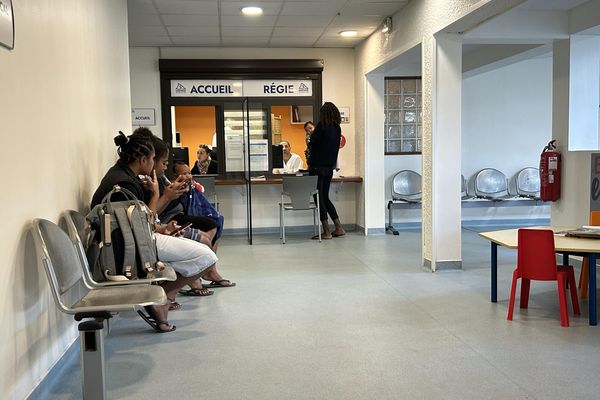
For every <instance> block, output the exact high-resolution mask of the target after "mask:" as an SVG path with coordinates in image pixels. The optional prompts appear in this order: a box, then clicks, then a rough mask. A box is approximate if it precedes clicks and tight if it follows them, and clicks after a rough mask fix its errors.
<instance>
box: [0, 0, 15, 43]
mask: <svg viewBox="0 0 600 400" xmlns="http://www.w3.org/2000/svg"><path fill="white" fill-rule="evenodd" d="M0 45H2V46H4V47H6V48H7V49H10V50H12V49H14V48H15V18H14V13H13V8H12V0H0Z"/></svg>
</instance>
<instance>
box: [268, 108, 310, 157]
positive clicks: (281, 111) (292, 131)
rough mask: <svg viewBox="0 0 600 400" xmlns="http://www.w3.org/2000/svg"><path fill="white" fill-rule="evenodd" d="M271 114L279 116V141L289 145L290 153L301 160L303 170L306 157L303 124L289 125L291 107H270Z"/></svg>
mask: <svg viewBox="0 0 600 400" xmlns="http://www.w3.org/2000/svg"><path fill="white" fill-rule="evenodd" d="M271 113H273V114H275V115H281V140H286V141H288V142H289V143H290V145H291V146H292V153H296V154H298V155H299V156H300V158H302V161H303V162H304V168H306V157H305V156H304V150H305V149H306V140H305V138H306V133H305V132H304V123H302V124H292V123H291V121H292V118H291V106H272V107H271ZM273 144H278V143H273Z"/></svg>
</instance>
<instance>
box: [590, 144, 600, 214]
mask: <svg viewBox="0 0 600 400" xmlns="http://www.w3.org/2000/svg"><path fill="white" fill-rule="evenodd" d="M591 180H592V181H591V186H590V211H600V153H594V154H592V176H591Z"/></svg>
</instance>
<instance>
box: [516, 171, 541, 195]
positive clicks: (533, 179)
mask: <svg viewBox="0 0 600 400" xmlns="http://www.w3.org/2000/svg"><path fill="white" fill-rule="evenodd" d="M513 181H514V183H513V186H514V187H515V191H516V195H517V196H519V197H526V198H529V199H534V200H539V199H540V170H539V169H537V168H533V167H527V168H523V169H522V170H520V171H519V172H517V173H516V174H515V176H514V177H513Z"/></svg>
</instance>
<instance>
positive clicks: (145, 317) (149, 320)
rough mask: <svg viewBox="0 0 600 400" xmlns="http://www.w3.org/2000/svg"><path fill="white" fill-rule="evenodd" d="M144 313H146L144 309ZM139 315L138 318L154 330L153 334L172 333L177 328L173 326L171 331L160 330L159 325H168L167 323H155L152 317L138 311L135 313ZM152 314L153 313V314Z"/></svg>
mask: <svg viewBox="0 0 600 400" xmlns="http://www.w3.org/2000/svg"><path fill="white" fill-rule="evenodd" d="M146 311H148V310H147V309H146ZM137 313H138V314H139V316H140V317H142V319H143V320H144V321H146V323H147V324H148V325H150V326H151V327H152V329H154V331H155V332H157V333H167V332H173V331H174V330H176V329H177V327H176V326H175V325H173V326H171V329H169V330H168V331H164V330H162V329H160V326H161V325H167V326H168V325H169V323H168V322H167V321H157V320H156V319H155V318H153V317H152V315H146V314H144V313H143V312H142V311H140V310H138V312H137ZM153 314H154V313H153Z"/></svg>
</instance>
